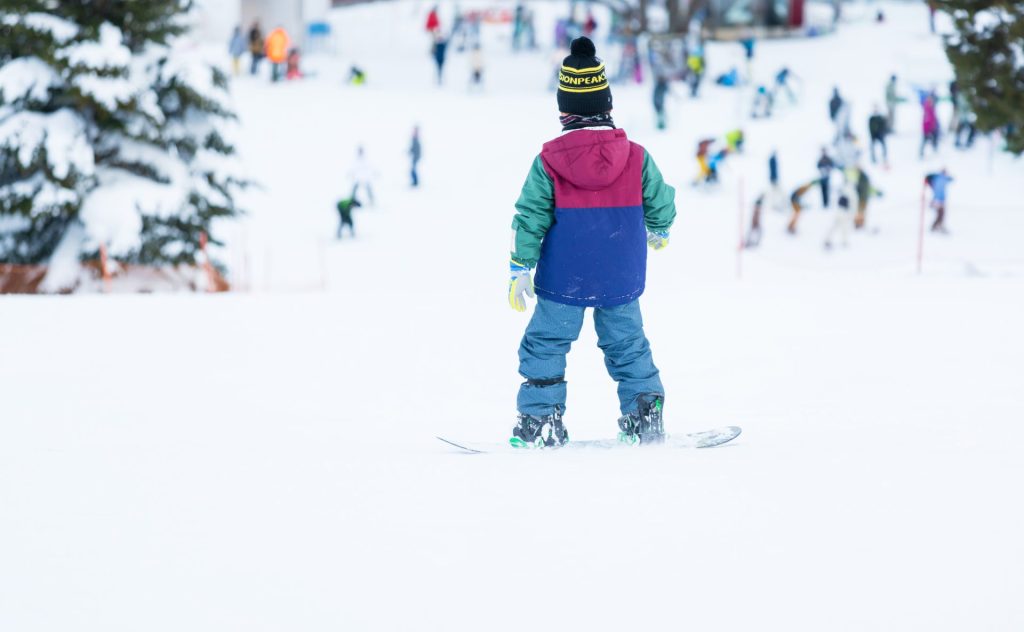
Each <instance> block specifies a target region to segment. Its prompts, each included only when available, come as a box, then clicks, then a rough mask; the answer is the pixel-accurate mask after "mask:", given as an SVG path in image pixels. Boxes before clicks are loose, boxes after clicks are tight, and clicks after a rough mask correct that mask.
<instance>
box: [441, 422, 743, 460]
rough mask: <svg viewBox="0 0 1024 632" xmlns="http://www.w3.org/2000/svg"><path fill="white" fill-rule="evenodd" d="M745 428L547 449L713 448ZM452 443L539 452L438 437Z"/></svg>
mask: <svg viewBox="0 0 1024 632" xmlns="http://www.w3.org/2000/svg"><path fill="white" fill-rule="evenodd" d="M742 431H743V429H742V428H740V427H739V426H723V427H721V428H713V429H711V430H705V431H703V432H694V433H692V434H669V435H665V442H664V443H661V444H655V445H652V446H631V445H628V444H625V443H622V442H620V441H619V440H618V439H591V440H586V441H572V440H570V441H569V443H567V444H566V445H564V446H562V447H560V448H553V449H549V450H545V451H556V450H557V451H561V450H614V449H626V448H633V447H641V448H642V449H645V450H647V449H650V450H654V449H666V448H714V447H716V446H720V445H722V444H724V443H728V442H730V441H732V440H733V439H735V438H736V437H738V436H740V433H741V432H742ZM437 439H438V441H442V442H444V443H446V444H448V445H449V446H451V447H453V448H456V449H458V450H461V451H463V452H466V453H469V454H488V453H491V452H536V451H538V450H531V449H522V448H520V449H516V448H513V447H512V446H511V445H509V444H507V443H476V442H467V441H453V440H451V439H446V438H444V437H437Z"/></svg>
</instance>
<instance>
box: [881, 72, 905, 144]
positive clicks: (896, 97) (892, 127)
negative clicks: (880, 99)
mask: <svg viewBox="0 0 1024 632" xmlns="http://www.w3.org/2000/svg"><path fill="white" fill-rule="evenodd" d="M905 100H906V99H904V98H903V97H901V96H900V93H899V86H898V85H897V84H896V75H892V76H891V77H889V83H887V84H885V110H886V112H885V117H886V118H887V119H888V121H887V123H888V128H889V131H890V132H895V131H896V106H897V105H899V104H900V103H903V101H905Z"/></svg>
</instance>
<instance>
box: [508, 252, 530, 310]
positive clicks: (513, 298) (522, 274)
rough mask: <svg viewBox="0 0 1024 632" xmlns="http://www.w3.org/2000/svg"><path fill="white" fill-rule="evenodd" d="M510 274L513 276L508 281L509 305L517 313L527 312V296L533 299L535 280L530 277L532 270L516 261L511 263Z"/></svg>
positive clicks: (513, 260)
mask: <svg viewBox="0 0 1024 632" xmlns="http://www.w3.org/2000/svg"><path fill="white" fill-rule="evenodd" d="M508 267H509V272H511V274H512V276H511V278H510V279H509V281H508V304H509V305H511V306H512V309H514V310H516V311H517V312H525V311H526V298H524V297H523V294H524V293H525V294H526V296H529V297H531V298H532V297H533V296H534V293H533V278H532V277H531V276H530V268H528V267H526V266H524V265H523V264H521V263H519V262H518V261H516V260H515V259H512V260H511V261H509V264H508Z"/></svg>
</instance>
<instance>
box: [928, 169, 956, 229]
mask: <svg viewBox="0 0 1024 632" xmlns="http://www.w3.org/2000/svg"><path fill="white" fill-rule="evenodd" d="M952 181H953V178H952V177H951V176H950V175H949V173H948V172H947V171H946V168H945V167H943V168H942V171H939V172H938V173H929V174H928V175H927V176H925V177H924V183H925V185H927V186H928V187H929V188H930V189H931V190H932V208H933V209H935V223H934V224H932V232H935V233H946V232H948V231H947V230H946V224H945V223H944V222H945V219H946V187H948V186H949V183H950V182H952Z"/></svg>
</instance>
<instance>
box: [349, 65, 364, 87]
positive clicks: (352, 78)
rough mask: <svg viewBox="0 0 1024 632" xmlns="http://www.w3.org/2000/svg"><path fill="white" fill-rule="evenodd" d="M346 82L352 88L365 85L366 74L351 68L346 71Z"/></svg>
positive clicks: (354, 67)
mask: <svg viewBox="0 0 1024 632" xmlns="http://www.w3.org/2000/svg"><path fill="white" fill-rule="evenodd" d="M348 82H349V83H350V84H352V85H354V86H361V85H363V84H365V83H366V72H365V71H364V70H363V69H362V68H360V67H358V66H352V67H351V68H349V69H348Z"/></svg>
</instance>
